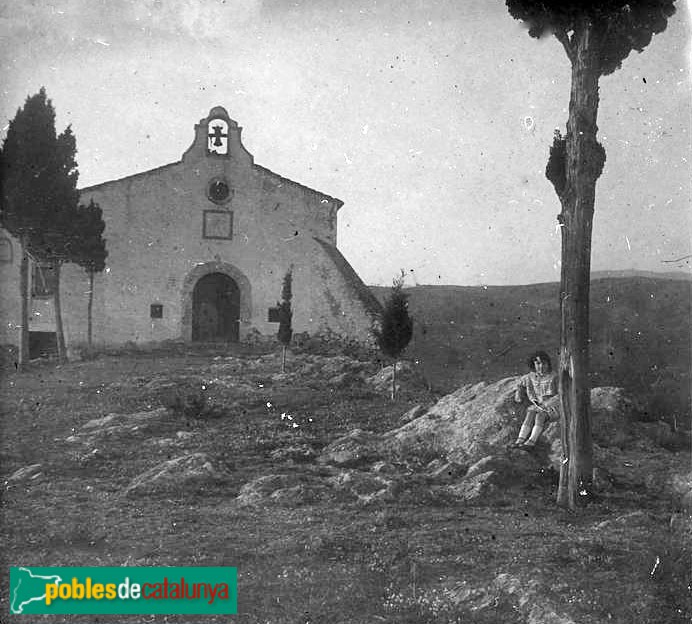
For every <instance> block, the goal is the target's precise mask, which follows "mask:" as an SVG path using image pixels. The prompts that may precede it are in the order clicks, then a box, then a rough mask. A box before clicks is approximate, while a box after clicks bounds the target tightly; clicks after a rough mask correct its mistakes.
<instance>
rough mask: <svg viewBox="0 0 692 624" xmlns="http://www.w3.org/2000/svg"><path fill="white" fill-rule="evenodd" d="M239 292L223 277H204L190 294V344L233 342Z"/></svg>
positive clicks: (234, 285) (234, 283) (230, 281)
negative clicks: (196, 342) (192, 342)
mask: <svg viewBox="0 0 692 624" xmlns="http://www.w3.org/2000/svg"><path fill="white" fill-rule="evenodd" d="M239 322H240V289H239V288H238V284H237V283H236V282H235V280H234V279H233V278H231V277H229V276H228V275H226V274H224V273H208V274H207V275H204V276H203V277H201V278H200V279H199V280H197V283H196V284H195V287H194V289H193V290H192V340H193V341H198V342H221V341H223V342H237V341H238V336H239V328H238V324H239Z"/></svg>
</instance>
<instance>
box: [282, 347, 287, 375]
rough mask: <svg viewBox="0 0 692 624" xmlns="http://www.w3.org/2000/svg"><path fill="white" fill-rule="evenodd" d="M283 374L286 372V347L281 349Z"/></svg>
mask: <svg viewBox="0 0 692 624" xmlns="http://www.w3.org/2000/svg"><path fill="white" fill-rule="evenodd" d="M281 372H282V373H285V372H286V345H282V348H281Z"/></svg>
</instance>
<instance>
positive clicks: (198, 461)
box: [125, 453, 226, 495]
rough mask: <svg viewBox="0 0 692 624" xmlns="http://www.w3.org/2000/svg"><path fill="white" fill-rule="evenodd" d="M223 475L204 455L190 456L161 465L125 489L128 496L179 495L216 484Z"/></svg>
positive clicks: (177, 458)
mask: <svg viewBox="0 0 692 624" xmlns="http://www.w3.org/2000/svg"><path fill="white" fill-rule="evenodd" d="M225 476H226V474H225V473H224V472H221V471H219V470H217V469H216V468H215V467H214V464H213V462H212V460H211V458H210V457H209V456H208V455H207V454H206V453H192V454H189V455H182V456H180V457H176V458H174V459H170V460H168V461H165V462H162V463H160V464H158V465H157V466H154V467H153V468H150V469H149V470H147V471H146V472H143V473H142V474H141V475H139V476H137V477H135V478H134V479H133V480H132V481H131V482H130V484H129V485H128V486H127V488H126V490H125V494H127V495H143V494H152V493H158V492H179V491H183V490H185V489H190V488H198V487H200V486H202V485H205V484H215V483H218V482H219V481H221V480H222V479H223V478H224V477H225Z"/></svg>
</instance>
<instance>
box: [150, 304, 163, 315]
mask: <svg viewBox="0 0 692 624" xmlns="http://www.w3.org/2000/svg"><path fill="white" fill-rule="evenodd" d="M149 316H150V317H151V318H163V305H162V304H160V303H152V304H151V308H150V310H149Z"/></svg>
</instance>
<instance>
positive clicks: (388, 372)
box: [365, 360, 428, 393]
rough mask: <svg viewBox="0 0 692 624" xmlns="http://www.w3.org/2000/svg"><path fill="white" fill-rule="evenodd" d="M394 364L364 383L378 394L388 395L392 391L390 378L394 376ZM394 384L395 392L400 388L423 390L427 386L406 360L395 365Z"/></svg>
mask: <svg viewBox="0 0 692 624" xmlns="http://www.w3.org/2000/svg"><path fill="white" fill-rule="evenodd" d="M394 366H395V365H394V364H392V365H391V366H386V367H384V368H383V369H382V370H380V371H379V372H378V373H376V374H375V375H372V376H371V377H367V378H366V379H365V383H366V384H367V385H369V386H370V387H372V388H373V389H374V390H375V391H377V392H380V393H389V392H391V390H392V376H393V375H394ZM396 382H397V392H399V391H400V390H401V389H402V388H405V389H408V390H424V389H426V388H427V387H428V384H427V382H426V380H425V378H424V377H423V375H421V373H420V372H419V371H418V369H417V368H416V367H415V365H414V364H412V363H411V362H409V361H407V360H400V361H398V362H397V363H396Z"/></svg>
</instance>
